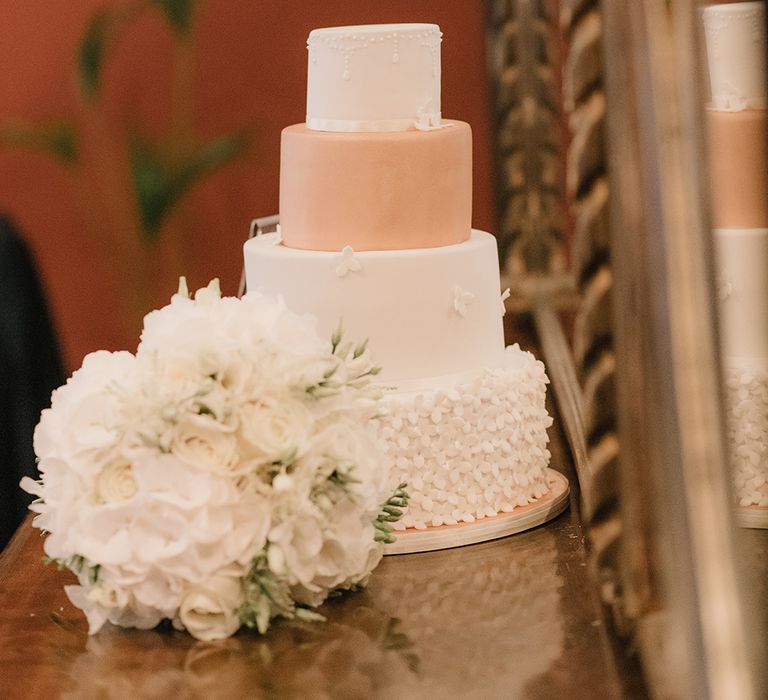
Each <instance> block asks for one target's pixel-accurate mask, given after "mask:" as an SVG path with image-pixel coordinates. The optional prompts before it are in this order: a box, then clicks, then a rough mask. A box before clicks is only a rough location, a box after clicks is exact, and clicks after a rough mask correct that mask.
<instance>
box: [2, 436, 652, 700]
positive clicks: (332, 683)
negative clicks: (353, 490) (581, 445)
mask: <svg viewBox="0 0 768 700" xmlns="http://www.w3.org/2000/svg"><path fill="white" fill-rule="evenodd" d="M562 445H563V443H562V438H561V436H557V435H556V436H554V440H553V444H552V445H551V447H552V451H553V466H554V467H555V468H557V469H559V470H563V471H566V472H567V471H569V470H570V465H569V463H568V459H567V456H566V453H565V451H564V450H563V449H562ZM569 477H570V478H571V483H572V484H575V480H574V479H573V477H572V476H571V475H569ZM576 495H577V489H576V488H574V489H573V492H572V502H571V508H570V509H569V511H567V512H566V513H564V514H563V515H561V516H559V517H558V518H557V519H556V520H554V521H552V522H550V523H549V524H547V525H545V526H542V527H539V528H537V529H535V530H532V531H529V532H525V533H521V534H518V535H513V536H511V537H508V538H505V539H501V540H496V541H494V542H487V543H484V544H479V545H473V546H469V547H463V548H458V549H452V550H444V551H441V552H431V553H426V554H409V555H401V556H392V557H386V558H385V560H384V562H383V563H382V564H381V566H380V567H379V568H378V569H377V570H376V571H375V572H374V575H373V577H372V579H371V582H370V585H369V587H368V588H367V589H366V590H365V591H362V592H360V593H355V594H350V595H346V596H344V597H341V598H338V599H335V600H333V601H331V602H330V603H328V604H326V605H325V606H324V607H323V609H322V612H323V613H324V614H325V615H326V616H327V618H328V621H327V622H326V623H320V624H318V623H294V622H285V621H283V622H278V623H276V624H275V625H274V626H273V628H272V630H270V632H269V634H268V635H267V636H266V637H259V636H258V635H256V634H255V633H251V632H240V633H239V634H238V635H236V636H235V637H233V638H231V639H229V640H226V641H222V642H218V643H204V642H196V641H195V640H194V639H192V638H191V637H189V636H188V635H186V634H182V633H179V632H175V631H173V630H170V629H162V630H154V631H144V632H142V631H136V630H122V629H117V628H114V627H110V626H106V627H105V628H104V629H103V630H102V631H101V632H100V633H99V634H97V635H95V636H93V637H89V636H88V634H87V625H86V622H85V619H84V617H83V615H82V613H80V611H79V610H77V609H75V608H73V607H72V605H71V604H70V603H69V601H68V600H67V598H66V596H65V594H64V592H63V590H62V587H63V585H64V584H65V583H68V582H69V581H70V579H71V577H70V576H69V575H68V574H67V573H65V572H59V571H57V570H56V567H54V566H44V565H43V564H42V563H41V556H42V546H41V545H42V540H41V538H40V536H39V533H38V531H37V530H34V529H32V528H31V526H30V524H29V521H27V522H25V523H24V525H23V526H22V527H21V528H20V530H19V531H18V533H17V534H16V537H15V538H14V540H13V541H12V542H11V543H10V545H9V546H8V548H6V550H5V551H4V552H3V554H2V556H1V557H0V698H3V700H14V699H16V698H19V699H23V700H32V699H37V698H46V699H47V698H69V699H74V698H77V699H81V698H83V699H84V698H88V699H90V698H93V699H94V700H95V699H97V698H119V699H123V698H126V699H128V698H130V699H131V700H134V699H139V698H173V699H174V700H182V699H186V698H200V699H202V698H205V699H206V700H208V699H209V698H225V699H230V698H232V699H235V698H238V699H239V698H333V699H337V698H355V699H358V698H378V697H382V698H384V697H386V698H396V699H398V700H399V699H400V698H454V697H456V698H478V699H483V700H486V699H489V698H541V699H544V698H547V699H550V698H568V699H569V700H577V699H579V698H601V700H609V699H611V698H635V697H644V693H643V691H642V688H641V686H640V683H639V680H638V675H637V672H636V670H635V669H634V668H633V667H632V666H631V665H627V664H625V663H624V662H622V661H621V660H620V659H617V655H616V653H615V649H614V647H613V645H612V643H611V640H610V638H609V635H608V634H607V632H606V628H605V626H604V624H603V621H602V615H601V612H600V609H599V604H598V603H597V600H596V597H595V595H594V589H593V587H592V584H591V583H590V582H589V581H588V579H587V574H586V569H587V567H586V563H585V552H584V536H583V533H582V529H581V526H580V524H579V520H578V513H577V510H576V507H575V504H576V502H577V501H576V500H575V499H576Z"/></svg>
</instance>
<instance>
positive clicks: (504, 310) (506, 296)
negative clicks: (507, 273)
mask: <svg viewBox="0 0 768 700" xmlns="http://www.w3.org/2000/svg"><path fill="white" fill-rule="evenodd" d="M511 296H512V292H510V291H509V287H507V288H506V289H505V290H504V291H503V292H502V293H501V300H500V301H501V315H502V316H503V315H504V314H505V313H507V307H506V306H505V305H504V302H505V301H506V300H507V299H509V297H511Z"/></svg>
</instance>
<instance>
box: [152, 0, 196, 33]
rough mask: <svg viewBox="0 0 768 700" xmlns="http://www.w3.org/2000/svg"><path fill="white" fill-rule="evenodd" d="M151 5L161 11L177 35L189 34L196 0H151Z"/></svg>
mask: <svg viewBox="0 0 768 700" xmlns="http://www.w3.org/2000/svg"><path fill="white" fill-rule="evenodd" d="M153 4H154V5H156V6H157V7H159V8H160V9H161V10H162V12H163V14H165V16H166V18H167V19H168V23H169V24H170V25H171V27H172V28H173V30H174V31H175V32H176V33H177V34H179V35H181V36H186V35H187V34H189V30H190V28H191V27H192V15H193V14H194V11H195V5H197V0H153Z"/></svg>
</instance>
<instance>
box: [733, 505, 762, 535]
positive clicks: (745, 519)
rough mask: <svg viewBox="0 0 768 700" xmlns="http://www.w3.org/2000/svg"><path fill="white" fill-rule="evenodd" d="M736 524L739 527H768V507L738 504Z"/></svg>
mask: <svg viewBox="0 0 768 700" xmlns="http://www.w3.org/2000/svg"><path fill="white" fill-rule="evenodd" d="M736 524H737V525H738V526H739V527H751V528H759V529H762V530H766V529H768V507H766V506H736Z"/></svg>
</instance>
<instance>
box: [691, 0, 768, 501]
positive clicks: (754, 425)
mask: <svg viewBox="0 0 768 700" xmlns="http://www.w3.org/2000/svg"><path fill="white" fill-rule="evenodd" d="M704 29H705V37H706V47H707V60H708V64H709V77H710V84H711V93H712V94H711V102H710V105H709V107H708V109H707V126H708V134H709V154H710V165H711V190H712V216H713V226H714V238H715V247H716V253H717V258H718V259H717V267H718V275H719V302H720V321H721V347H722V355H723V365H724V367H723V369H724V374H725V381H726V401H727V410H726V417H727V428H728V437H729V443H730V449H731V459H732V463H733V468H734V485H735V490H736V497H737V499H738V502H739V504H740V505H741V506H747V507H749V506H757V507H765V506H768V111H766V106H767V105H766V57H765V52H766V43H765V6H764V3H763V2H740V3H733V4H727V5H712V6H709V7H707V8H706V9H705V10H704Z"/></svg>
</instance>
